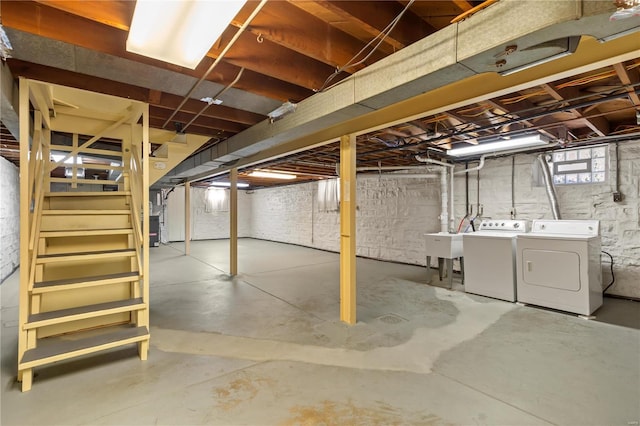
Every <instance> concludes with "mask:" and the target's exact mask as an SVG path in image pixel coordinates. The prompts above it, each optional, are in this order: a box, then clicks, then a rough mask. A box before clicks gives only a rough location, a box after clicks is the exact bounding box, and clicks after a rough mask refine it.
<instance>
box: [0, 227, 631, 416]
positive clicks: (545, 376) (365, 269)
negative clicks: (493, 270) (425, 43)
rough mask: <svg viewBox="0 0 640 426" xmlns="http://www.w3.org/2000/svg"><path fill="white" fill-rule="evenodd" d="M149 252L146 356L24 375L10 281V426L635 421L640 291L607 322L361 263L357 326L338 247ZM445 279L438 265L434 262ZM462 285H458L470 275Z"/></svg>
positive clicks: (120, 354) (246, 243)
mask: <svg viewBox="0 0 640 426" xmlns="http://www.w3.org/2000/svg"><path fill="white" fill-rule="evenodd" d="M191 247H192V256H190V257H185V256H184V255H182V253H181V251H180V250H181V249H182V245H181V244H174V245H171V246H162V247H159V248H153V249H152V250H151V251H152V253H151V265H152V267H151V269H152V276H151V278H152V280H151V351H150V354H149V360H148V361H146V362H141V361H140V360H139V359H138V358H137V356H136V351H135V349H134V348H130V349H129V348H125V349H120V350H117V351H111V352H108V353H103V354H101V355H97V356H93V357H88V358H84V359H81V360H76V361H74V362H68V363H64V364H58V365H55V366H51V367H48V368H39V369H36V377H35V380H34V385H33V389H32V390H31V391H30V392H28V393H21V392H20V391H19V385H18V384H17V383H16V382H15V374H16V371H15V365H16V348H17V287H18V274H17V273H15V274H14V275H13V276H11V277H10V278H9V279H8V280H6V281H5V282H4V283H3V284H2V286H0V290H1V295H2V311H1V313H2V327H1V332H2V336H1V340H2V346H1V348H2V360H1V363H2V375H1V380H2V383H1V386H2V388H1V392H2V394H1V395H2V398H1V403H2V405H1V406H0V409H1V410H2V415H1V423H2V424H3V425H22V424H46V425H52V424H65V425H66V424H98V425H100V424H110V425H124V424H136V425H138V424H181V425H185V424H221V425H229V424H248V425H316V424H322V425H345V424H358V425H378V424H379V425H388V424H416V425H417V424H419V425H458V424H460V425H476V424H490V425H495V424H502V425H505V424H506V425H529V424H559V425H586V424H593V425H625V426H628V425H637V424H638V422H639V421H640V304H638V303H635V302H629V301H622V300H616V299H609V298H607V299H605V305H604V306H603V307H602V308H601V309H600V310H599V311H598V312H597V315H598V318H597V320H592V321H587V320H583V319H580V318H577V317H575V316H573V315H568V314H562V313H558V312H553V311H547V310H542V309H537V308H532V307H522V306H517V305H515V304H511V303H507V302H501V301H496V300H492V299H487V298H483V297H479V296H472V295H467V294H465V293H463V292H460V291H449V290H447V289H443V288H439V287H436V286H430V285H426V283H425V270H424V268H420V267H415V266H407V265H398V264H393V263H386V262H379V261H373V260H368V259H358V323H357V324H356V325H355V326H347V325H345V324H342V323H340V321H339V320H338V317H339V296H338V294H339V293H338V287H339V284H338V255H337V254H334V253H328V252H323V251H318V250H312V249H308V248H303V247H297V246H292V245H286V244H278V243H271V242H265V241H258V240H251V239H243V240H241V241H240V244H239V254H240V261H239V269H240V271H242V273H241V274H240V275H239V276H237V277H235V278H233V279H230V278H229V277H228V276H227V275H226V274H225V272H224V271H226V270H228V242H227V241H198V242H193V243H192V246H191ZM436 275H437V274H436ZM458 288H459V285H458Z"/></svg>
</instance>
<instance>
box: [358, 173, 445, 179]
mask: <svg viewBox="0 0 640 426" xmlns="http://www.w3.org/2000/svg"><path fill="white" fill-rule="evenodd" d="M356 177H357V178H358V179H360V178H398V179H437V178H438V177H440V175H438V174H437V173H385V174H378V173H360V174H359V175H357V176H356Z"/></svg>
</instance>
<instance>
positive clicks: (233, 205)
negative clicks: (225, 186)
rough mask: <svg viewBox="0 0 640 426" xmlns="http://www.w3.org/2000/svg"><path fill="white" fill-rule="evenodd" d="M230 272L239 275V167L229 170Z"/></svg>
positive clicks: (232, 274)
mask: <svg viewBox="0 0 640 426" xmlns="http://www.w3.org/2000/svg"><path fill="white" fill-rule="evenodd" d="M229 182H230V189H229V274H230V275H231V276H236V275H238V169H231V172H229Z"/></svg>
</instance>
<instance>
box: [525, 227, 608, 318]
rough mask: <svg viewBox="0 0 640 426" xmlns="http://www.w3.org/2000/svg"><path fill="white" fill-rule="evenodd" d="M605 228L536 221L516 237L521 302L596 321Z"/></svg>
mask: <svg viewBox="0 0 640 426" xmlns="http://www.w3.org/2000/svg"><path fill="white" fill-rule="evenodd" d="M600 245H601V244H600V222H599V221H597V220H534V221H533V224H532V226H531V232H530V233H528V234H523V235H518V236H517V237H516V252H517V255H516V263H517V300H518V301H519V302H522V303H529V304H532V305H537V306H544V307H547V308H552V309H558V310H561V311H566V312H573V313H576V314H581V315H591V314H592V313H593V312H594V311H595V310H596V309H598V308H599V307H600V306H601V305H602V270H601V265H600Z"/></svg>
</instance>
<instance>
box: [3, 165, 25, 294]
mask: <svg viewBox="0 0 640 426" xmlns="http://www.w3.org/2000/svg"><path fill="white" fill-rule="evenodd" d="M19 264H20V170H19V169H18V168H17V167H16V166H15V165H14V164H13V163H11V162H9V161H7V160H5V159H4V158H3V157H0V282H2V281H4V279H5V278H7V277H8V276H9V275H11V273H12V272H13V271H14V270H15V269H16V268H17V267H18V265H19Z"/></svg>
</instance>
